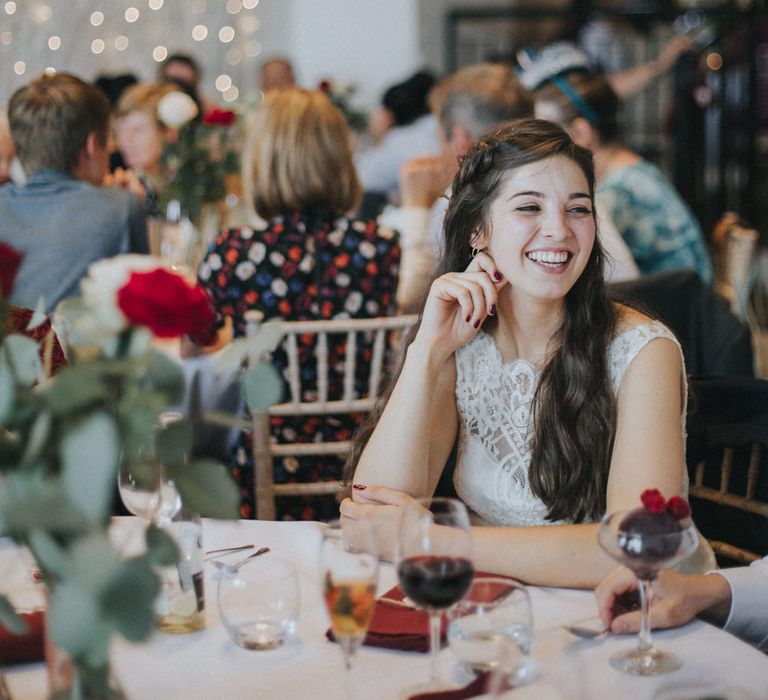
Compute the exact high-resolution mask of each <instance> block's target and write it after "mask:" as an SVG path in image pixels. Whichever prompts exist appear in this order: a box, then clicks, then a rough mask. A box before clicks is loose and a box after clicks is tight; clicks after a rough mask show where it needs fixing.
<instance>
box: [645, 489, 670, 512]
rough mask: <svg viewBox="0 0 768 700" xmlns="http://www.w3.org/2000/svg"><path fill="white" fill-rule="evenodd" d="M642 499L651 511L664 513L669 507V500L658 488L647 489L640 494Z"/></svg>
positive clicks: (646, 507)
mask: <svg viewBox="0 0 768 700" xmlns="http://www.w3.org/2000/svg"><path fill="white" fill-rule="evenodd" d="M640 500H641V501H642V502H643V505H644V506H645V509H646V510H647V511H648V512H650V513H663V512H664V510H665V509H666V507H667V502H666V501H665V500H664V496H662V495H661V492H660V491H659V490H658V489H646V490H645V491H643V492H642V493H641V494H640Z"/></svg>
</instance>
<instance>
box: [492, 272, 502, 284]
mask: <svg viewBox="0 0 768 700" xmlns="http://www.w3.org/2000/svg"><path fill="white" fill-rule="evenodd" d="M493 279H495V280H496V281H497V282H501V280H503V279H504V277H503V275H502V274H501V273H500V272H499V271H498V270H496V272H494V273H493Z"/></svg>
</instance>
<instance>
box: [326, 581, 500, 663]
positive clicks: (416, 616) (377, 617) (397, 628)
mask: <svg viewBox="0 0 768 700" xmlns="http://www.w3.org/2000/svg"><path fill="white" fill-rule="evenodd" d="M491 575H494V576H495V574H486V573H484V572H481V571H478V572H475V576H491ZM499 578H508V577H506V576H500V577H499ZM508 580H509V581H514V579H511V578H508ZM505 590H506V588H505V586H503V585H498V584H497V585H490V584H483V586H482V588H479V587H478V586H477V585H476V584H475V583H473V584H472V589H470V593H469V595H470V596H471V597H472V599H474V600H479V601H487V600H495V599H496V598H498V597H499V596H500V595H501V594H502V593H504V592H505ZM403 598H405V595H404V594H403V592H402V591H401V590H400V587H399V586H394V587H393V588H390V589H389V590H388V591H387V592H386V593H385V594H384V595H383V596H381V597H380V598H379V599H378V600H377V601H376V607H375V608H374V610H373V617H372V618H371V624H370V626H369V627H368V634H367V635H366V636H365V641H364V642H363V644H366V645H368V646H373V647H384V648H385V649H399V650H401V651H418V652H421V653H426V652H428V651H429V615H428V613H427V612H426V611H425V610H414V609H413V608H407V607H404V606H402V605H398V604H397V603H391V602H388V600H387V599H389V600H395V601H399V600H403ZM445 632H446V627H445V618H443V627H442V630H441V642H445ZM325 634H326V636H327V637H328V639H330V640H331V641H334V638H333V632H332V631H331V630H330V629H329V630H328V631H327V632H326V633H325Z"/></svg>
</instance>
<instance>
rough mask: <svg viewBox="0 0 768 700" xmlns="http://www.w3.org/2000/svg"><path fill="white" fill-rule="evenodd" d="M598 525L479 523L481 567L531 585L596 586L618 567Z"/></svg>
mask: <svg viewBox="0 0 768 700" xmlns="http://www.w3.org/2000/svg"><path fill="white" fill-rule="evenodd" d="M597 529H598V525H542V526H533V527H473V528H472V541H473V545H474V558H475V569H476V570H477V571H490V572H493V573H499V574H504V575H507V576H513V577H514V578H517V579H520V580H521V581H524V582H525V583H531V584H535V585H538V586H558V587H563V588H594V587H595V586H597V584H598V583H600V581H602V579H603V578H605V576H606V575H607V574H608V573H609V572H610V571H611V570H612V569H613V568H615V567H616V562H615V561H614V560H612V559H611V558H610V557H609V556H608V555H607V554H606V553H605V552H604V551H603V550H602V549H601V547H600V545H599V544H598V542H597Z"/></svg>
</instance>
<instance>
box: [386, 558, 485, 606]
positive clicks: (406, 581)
mask: <svg viewBox="0 0 768 700" xmlns="http://www.w3.org/2000/svg"><path fill="white" fill-rule="evenodd" d="M472 574H473V568H472V562H470V561H469V559H465V558H463V557H446V556H420V557H412V558H410V559H405V560H403V561H401V562H400V565H399V566H398V567H397V576H398V579H399V581H400V588H402V590H403V593H405V594H406V595H407V596H408V597H409V598H410V599H411V600H412V601H413V602H414V603H416V605H418V606H419V607H421V608H426V609H428V610H444V609H446V608H449V607H451V605H453V604H454V603H457V602H458V601H460V600H461V599H462V598H463V597H464V596H465V595H466V594H467V591H469V587H470V586H471V585H472Z"/></svg>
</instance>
